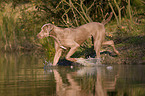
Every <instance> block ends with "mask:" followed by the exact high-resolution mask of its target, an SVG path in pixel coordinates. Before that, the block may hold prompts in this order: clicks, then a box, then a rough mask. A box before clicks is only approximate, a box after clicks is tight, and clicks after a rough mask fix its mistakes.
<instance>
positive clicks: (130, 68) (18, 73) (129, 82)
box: [0, 53, 145, 96]
mask: <svg viewBox="0 0 145 96" xmlns="http://www.w3.org/2000/svg"><path fill="white" fill-rule="evenodd" d="M0 96H145V65H114V66H112V65H107V64H104V65H103V66H96V67H80V66H59V67H55V68H50V67H47V68H46V67H45V68H44V65H43V60H42V59H41V58H40V57H39V56H33V55H29V54H23V53H19V54H18V53H17V54H0Z"/></svg>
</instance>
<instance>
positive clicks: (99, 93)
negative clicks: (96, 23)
mask: <svg viewBox="0 0 145 96" xmlns="http://www.w3.org/2000/svg"><path fill="white" fill-rule="evenodd" d="M96 68H97V69H96ZM96 68H95V67H84V68H82V69H80V70H78V71H77V72H72V73H66V78H67V80H68V82H69V84H68V85H67V84H65V83H63V79H62V77H61V76H60V74H59V72H58V71H57V70H56V69H54V70H53V73H54V78H55V82H56V94H57V95H58V96H94V95H95V96H107V91H108V90H110V89H111V90H115V85H116V80H117V78H116V77H115V80H113V81H108V80H107V83H106V82H105V83H103V82H102V78H103V77H102V74H101V72H102V70H101V69H100V68H99V67H96ZM86 74H87V75H89V77H90V75H91V76H93V75H96V76H97V77H96V79H95V80H94V83H93V84H94V85H93V86H95V88H94V89H92V90H95V92H93V93H92V92H91V90H90V89H89V90H90V92H86V90H84V89H83V88H82V86H81V85H79V83H78V82H76V80H74V77H75V76H86ZM91 80H92V79H91ZM88 83H90V82H88ZM104 84H105V86H106V84H111V85H107V86H109V87H104ZM86 85H88V84H86ZM87 91H88V90H87Z"/></svg>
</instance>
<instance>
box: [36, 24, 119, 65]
mask: <svg viewBox="0 0 145 96" xmlns="http://www.w3.org/2000/svg"><path fill="white" fill-rule="evenodd" d="M104 24H105V23H98V22H91V23H87V24H85V25H82V26H79V27H77V28H60V27H57V26H55V25H53V24H50V23H48V24H45V25H43V26H42V28H41V32H40V33H39V34H38V35H37V37H38V38H40V39H42V38H44V37H48V36H52V37H53V38H55V51H56V53H55V57H54V61H53V66H56V64H57V62H58V60H59V58H60V56H61V53H62V50H63V49H66V48H70V50H69V52H68V53H67V55H66V59H67V60H69V61H73V62H75V61H76V60H77V59H76V58H71V56H72V55H73V54H74V53H75V52H76V50H77V49H78V48H79V47H80V45H81V44H82V43H84V42H85V40H86V39H88V38H90V37H91V36H92V37H93V39H94V50H95V52H96V58H100V48H101V45H111V46H112V47H113V50H114V52H115V53H116V54H118V55H119V52H118V51H117V50H116V49H115V46H114V42H113V41H112V40H111V41H104V38H105V28H104Z"/></svg>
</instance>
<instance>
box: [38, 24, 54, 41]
mask: <svg viewBox="0 0 145 96" xmlns="http://www.w3.org/2000/svg"><path fill="white" fill-rule="evenodd" d="M52 30H53V25H52V24H50V23H48V24H44V25H43V26H42V27H41V31H40V33H39V34H38V35H37V37H38V38H40V39H42V38H44V37H48V36H49V34H50V32H51V31H52Z"/></svg>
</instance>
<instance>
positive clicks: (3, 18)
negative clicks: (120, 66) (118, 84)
mask: <svg viewBox="0 0 145 96" xmlns="http://www.w3.org/2000/svg"><path fill="white" fill-rule="evenodd" d="M144 5H145V2H144V1H143V0H53V1H52V0H1V1H0V45H1V46H0V49H1V50H3V51H10V52H13V51H35V52H37V53H38V51H39V52H41V51H45V50H46V51H47V52H48V54H49V57H52V56H53V55H54V51H55V50H54V48H53V39H52V38H44V39H42V40H38V39H37V37H36V35H37V34H38V33H39V31H40V29H41V26H42V25H43V24H46V23H48V22H49V23H53V24H55V25H57V26H60V27H77V26H80V25H82V24H85V23H88V22H92V21H95V22H102V21H103V20H105V19H106V18H107V17H108V16H109V14H110V12H113V14H114V15H113V18H112V20H111V21H110V22H109V23H108V24H107V25H106V36H107V37H106V39H113V40H115V41H116V42H115V43H116V45H117V48H118V49H119V51H120V52H121V53H122V54H123V56H122V57H123V58H122V59H123V60H121V61H120V63H132V62H129V61H132V60H130V59H132V58H134V59H135V60H134V61H136V59H138V60H141V59H142V61H141V62H143V61H144V59H143V58H145V57H144V56H143V53H144V51H145V49H144V48H143V47H144V41H145V39H144V38H145V37H144V36H145V35H144V33H145V27H144V24H145V19H144V15H145V14H144V11H145V6H144ZM90 45H91V42H90V41H89V40H88V41H87V42H86V43H85V44H84V45H83V46H82V47H81V48H80V49H79V50H78V52H77V53H76V54H74V56H87V55H90V53H92V54H93V52H92V47H91V46H90ZM86 48H88V49H87V52H86V51H85V50H86ZM109 50H110V49H109ZM78 54H80V55H78ZM102 56H104V55H102ZM105 56H106V55H105ZM106 58H108V57H106ZM110 58H112V57H110ZM117 58H120V57H117ZM128 58H130V59H128ZM126 59H127V61H126ZM117 60H118V59H117ZM124 60H125V61H124ZM111 61H114V62H116V60H114V59H113V60H111ZM137 62H138V61H137ZM134 63H135V62H134Z"/></svg>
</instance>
